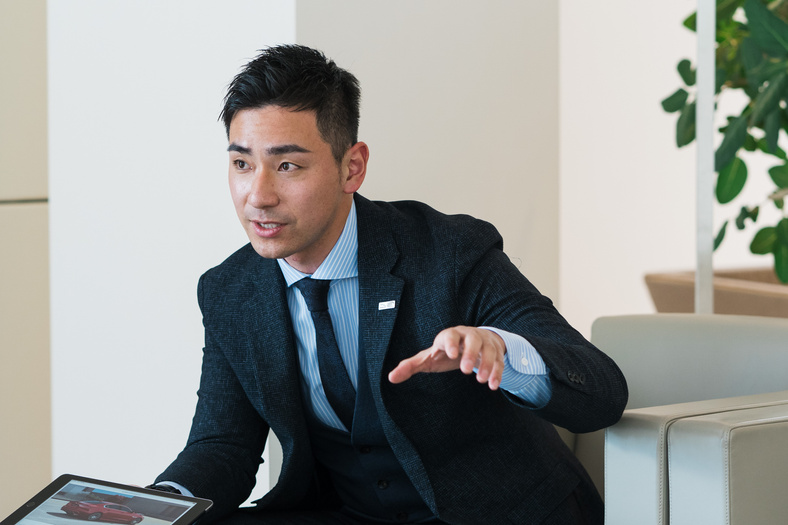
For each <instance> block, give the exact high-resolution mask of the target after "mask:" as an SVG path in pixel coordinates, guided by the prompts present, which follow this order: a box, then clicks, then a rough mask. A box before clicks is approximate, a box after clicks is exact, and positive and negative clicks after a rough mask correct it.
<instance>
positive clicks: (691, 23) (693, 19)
mask: <svg viewBox="0 0 788 525" xmlns="http://www.w3.org/2000/svg"><path fill="white" fill-rule="evenodd" d="M682 25H683V26H684V27H686V28H687V29H689V30H690V31H696V30H697V25H698V13H692V14H691V15H689V16H688V17H687V18H685V19H684V22H682Z"/></svg>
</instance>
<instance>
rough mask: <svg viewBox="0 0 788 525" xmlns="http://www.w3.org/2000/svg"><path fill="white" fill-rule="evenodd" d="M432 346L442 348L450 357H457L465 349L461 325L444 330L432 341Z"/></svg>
mask: <svg viewBox="0 0 788 525" xmlns="http://www.w3.org/2000/svg"><path fill="white" fill-rule="evenodd" d="M432 348H435V349H440V350H442V351H443V352H445V353H446V356H447V357H448V358H449V359H457V358H458V357H460V352H462V351H463V334H462V331H461V330H460V329H459V327H456V326H455V327H452V328H447V329H445V330H442V331H441V332H440V333H439V334H438V335H437V336H435V340H434V341H433V343H432Z"/></svg>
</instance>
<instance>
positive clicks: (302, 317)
mask: <svg viewBox="0 0 788 525" xmlns="http://www.w3.org/2000/svg"><path fill="white" fill-rule="evenodd" d="M356 224H357V223H356V205H355V203H353V205H352V207H351V209H350V213H349V214H348V218H347V221H345V228H344V229H343V230H342V234H341V235H340V236H339V240H337V243H336V244H335V245H334V247H333V248H332V250H331V252H330V253H329V254H328V256H327V257H326V259H325V260H324V261H323V262H322V263H321V264H320V266H319V267H318V268H317V270H315V273H313V274H312V275H311V277H312V278H314V279H329V280H331V287H330V288H329V292H328V311H329V314H330V315H331V322H332V324H333V326H334V334H335V335H336V338H337V345H338V346H339V352H340V354H342V359H343V360H344V361H345V367H346V368H347V371H348V375H349V376H350V380H351V381H352V382H353V387H355V388H356V389H358V230H357V228H356ZM277 262H278V263H279V267H280V268H281V269H282V273H283V274H284V277H285V281H286V282H287V304H288V307H289V308H290V317H291V319H292V321H293V329H294V331H295V336H296V346H297V348H298V361H299V366H300V367H301V376H302V378H303V383H302V384H303V386H304V388H305V389H306V393H307V396H308V397H309V399H310V400H311V402H312V407H313V409H314V411H315V414H316V415H317V417H318V419H320V421H322V422H323V423H325V424H327V425H329V426H331V427H333V428H337V429H340V430H348V429H346V428H345V426H344V425H343V424H342V422H341V421H340V420H339V418H338V417H337V415H336V414H335V413H334V410H333V409H332V408H331V406H330V405H329V403H328V399H326V394H325V391H324V390H323V384H322V382H321V381H320V372H319V370H318V364H317V345H316V343H315V326H314V324H313V323H312V316H311V315H310V313H309V309H308V308H307V306H306V302H305V301H304V298H303V297H302V296H301V292H300V291H299V290H298V288H297V287H295V286H293V284H294V283H296V282H297V281H300V280H301V279H303V278H305V277H309V274H305V273H302V272H299V271H298V270H296V269H295V268H293V267H292V266H290V265H289V264H287V262H286V261H285V260H284V259H277ZM482 328H487V329H488V330H492V331H494V332H495V333H497V334H498V335H500V336H501V338H503V340H504V342H505V343H506V362H505V368H504V372H503V377H502V379H501V388H503V389H504V390H506V391H508V392H511V393H512V394H514V395H516V396H517V397H519V398H520V399H522V400H523V401H525V402H527V403H529V404H531V405H533V406H535V407H542V406H544V405H546V404H547V402H548V401H549V400H550V396H551V395H552V388H551V386H550V379H549V374H548V370H547V366H546V365H545V363H544V361H543V360H542V358H541V356H540V355H539V353H538V352H537V351H536V349H535V348H534V347H533V346H532V345H531V344H530V343H529V342H528V341H526V340H525V339H524V338H523V337H521V336H519V335H516V334H512V333H509V332H505V331H503V330H499V329H496V328H491V327H482ZM435 335H437V334H435ZM416 350H423V349H422V348H419V349H416Z"/></svg>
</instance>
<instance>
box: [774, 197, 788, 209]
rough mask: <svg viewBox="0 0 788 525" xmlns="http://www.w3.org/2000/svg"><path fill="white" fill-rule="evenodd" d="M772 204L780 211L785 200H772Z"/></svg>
mask: <svg viewBox="0 0 788 525" xmlns="http://www.w3.org/2000/svg"><path fill="white" fill-rule="evenodd" d="M772 202H774V205H775V206H776V207H777V209H778V210H782V209H783V206H785V199H774V200H773V201H772Z"/></svg>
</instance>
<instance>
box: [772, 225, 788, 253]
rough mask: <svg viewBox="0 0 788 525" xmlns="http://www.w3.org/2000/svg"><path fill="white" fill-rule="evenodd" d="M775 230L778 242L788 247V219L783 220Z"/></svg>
mask: <svg viewBox="0 0 788 525" xmlns="http://www.w3.org/2000/svg"><path fill="white" fill-rule="evenodd" d="M774 229H775V233H776V234H777V242H779V243H782V244H784V245H786V246H788V219H781V220H780V222H778V223H777V226H776V227H775V228H774Z"/></svg>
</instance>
